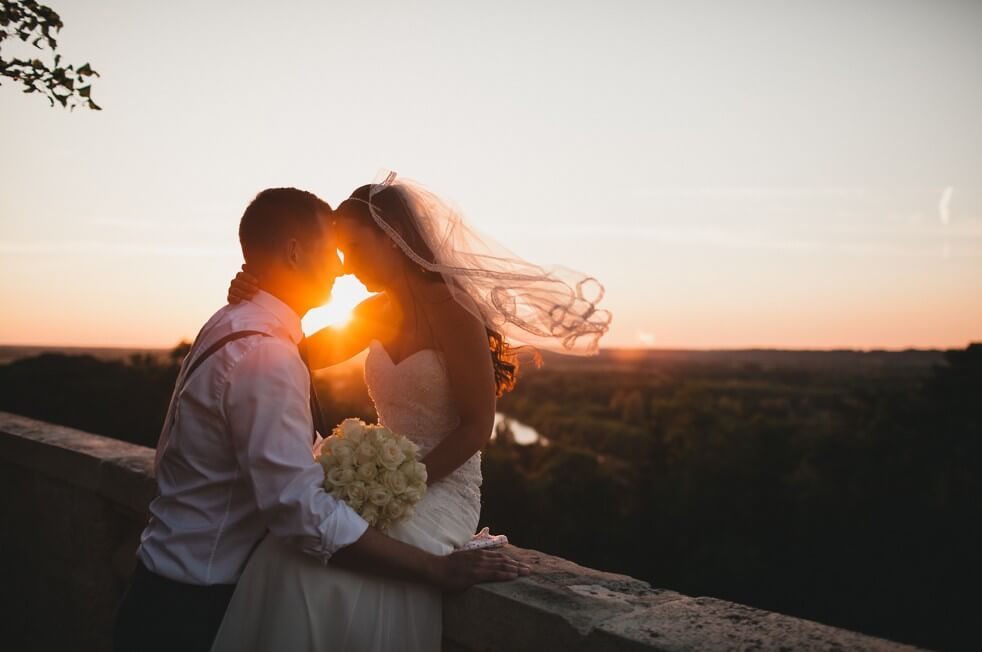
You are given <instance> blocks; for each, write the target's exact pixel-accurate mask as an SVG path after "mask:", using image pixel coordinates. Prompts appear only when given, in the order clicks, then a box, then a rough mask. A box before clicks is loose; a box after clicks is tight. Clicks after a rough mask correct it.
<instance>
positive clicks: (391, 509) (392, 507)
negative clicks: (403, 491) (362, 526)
mask: <svg viewBox="0 0 982 652" xmlns="http://www.w3.org/2000/svg"><path fill="white" fill-rule="evenodd" d="M405 515H406V506H405V505H403V504H402V503H400V502H399V501H398V500H393V501H392V502H391V503H389V504H388V505H386V506H385V517H386V518H388V519H390V520H392V521H398V520H399V519H401V518H402V517H403V516H405Z"/></svg>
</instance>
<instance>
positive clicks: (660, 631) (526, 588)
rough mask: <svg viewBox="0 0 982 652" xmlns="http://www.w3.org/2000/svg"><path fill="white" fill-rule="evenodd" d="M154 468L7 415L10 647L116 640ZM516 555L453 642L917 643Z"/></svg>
mask: <svg viewBox="0 0 982 652" xmlns="http://www.w3.org/2000/svg"><path fill="white" fill-rule="evenodd" d="M152 468H153V451H152V450H151V449H148V448H144V447H142V446H134V445H132V444H127V443H125V442H121V441H117V440H115V439H110V438H107V437H100V436H98V435H92V434H88V433H84V432H81V431H78V430H73V429H71V428H64V427H61V426H55V425H52V424H48V423H44V422H41V421H36V420H33V419H27V418H24V417H20V416H16V415H13V414H8V413H4V412H0V482H2V487H0V519H2V523H3V534H2V536H0V565H2V572H3V605H2V612H0V613H3V618H4V627H3V630H4V649H9V650H54V649H62V650H109V649H110V631H111V626H112V619H113V613H114V610H115V608H116V605H117V603H118V601H119V599H120V597H121V595H122V592H123V590H124V588H125V586H126V581H127V578H128V577H129V574H130V573H131V572H132V570H133V567H134V564H135V558H134V554H133V553H134V550H135V549H136V544H137V541H138V537H139V533H140V530H141V529H142V527H143V523H144V521H145V519H146V506H147V504H148V503H149V501H150V499H151V498H152V497H153V495H154V492H155V485H154V482H153V477H152ZM506 552H508V553H509V554H511V555H513V556H514V557H516V558H519V559H522V560H524V561H526V562H527V563H529V564H530V565H531V566H532V567H533V574H532V575H531V576H529V577H528V578H522V579H520V580H516V581H514V582H507V583H500V584H485V585H481V586H477V587H474V588H472V589H470V590H468V591H466V592H465V593H462V594H459V595H456V596H452V597H449V598H448V599H447V600H446V601H445V603H444V637H445V645H444V649H445V650H447V652H463V651H474V652H477V651H487V652H492V651H494V652H497V651H499V650H500V651H512V650H515V651H518V650H537V651H540V652H541V651H545V650H582V651H591V652H592V651H595V650H618V651H620V650H624V651H627V650H646V651H651V650H666V651H667V650H716V649H718V650H800V649H824V650H848V649H855V650H860V649H861V650H887V649H889V650H901V649H913V648H909V647H907V646H901V645H898V644H896V643H892V642H889V641H885V640H883V639H877V638H873V637H869V636H864V635H862V634H857V633H854V632H849V631H845V630H842V629H836V628H834V627H829V626H826V625H821V624H818V623H814V622H810V621H806V620H801V619H798V618H792V617H789V616H783V615H781V614H776V613H771V612H766V611H762V610H759V609H753V608H750V607H746V606H743V605H739V604H734V603H731V602H726V601H723V600H717V599H714V598H705V597H701V598H700V597H690V596H685V595H681V594H678V593H675V592H673V591H667V590H663V589H657V588H653V587H651V586H650V585H648V584H647V583H645V582H642V581H640V580H636V579H633V578H631V577H627V576H625V575H615V574H611V573H603V572H600V571H596V570H592V569H589V568H584V567H582V566H578V565H576V564H574V563H572V562H569V561H566V560H564V559H560V558H558V557H553V556H551V555H546V554H543V553H540V552H536V551H534V550H524V549H521V548H516V547H514V546H509V547H508V548H507V549H506Z"/></svg>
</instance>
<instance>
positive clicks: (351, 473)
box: [331, 466, 355, 487]
mask: <svg viewBox="0 0 982 652" xmlns="http://www.w3.org/2000/svg"><path fill="white" fill-rule="evenodd" d="M331 473H333V474H334V478H332V480H333V482H334V486H335V487H344V486H347V485H349V484H351V483H352V482H354V481H355V470H354V469H353V468H351V467H350V466H341V467H335V468H333V469H331Z"/></svg>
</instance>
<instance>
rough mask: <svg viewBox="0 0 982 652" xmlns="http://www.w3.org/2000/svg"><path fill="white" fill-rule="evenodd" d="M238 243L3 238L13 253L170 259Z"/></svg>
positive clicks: (3, 246)
mask: <svg viewBox="0 0 982 652" xmlns="http://www.w3.org/2000/svg"><path fill="white" fill-rule="evenodd" d="M238 253H239V248H238V246H236V245H229V246H222V247H217V246H200V245H185V244H175V245H162V244H156V243H146V242H100V241H97V240H74V241H65V242H55V241H39V242H10V241H3V240H0V254H4V255H11V256H50V255H70V254H75V255H78V254H81V255H99V256H163V257H170V258H202V257H215V256H227V255H229V254H233V255H235V254H238Z"/></svg>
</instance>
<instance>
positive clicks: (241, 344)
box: [114, 188, 528, 652]
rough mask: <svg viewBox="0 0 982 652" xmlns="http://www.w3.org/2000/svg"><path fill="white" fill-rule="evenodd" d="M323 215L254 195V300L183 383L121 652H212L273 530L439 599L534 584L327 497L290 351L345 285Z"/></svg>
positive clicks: (203, 349) (245, 227)
mask: <svg viewBox="0 0 982 652" xmlns="http://www.w3.org/2000/svg"><path fill="white" fill-rule="evenodd" d="M330 217H331V208H330V206H328V205H327V204H326V203H325V202H324V201H322V200H321V199H319V198H318V197H317V196H315V195H313V194H311V193H309V192H305V191H302V190H297V189H295V188H272V189H268V190H264V191H263V192H261V193H259V195H257V196H256V198H255V199H254V200H253V201H252V203H250V204H249V206H248V207H247V208H246V210H245V213H244V214H243V216H242V221H241V222H240V224H239V240H240V242H241V245H242V253H243V255H244V257H245V261H246V263H247V264H248V265H249V266H250V267H252V268H255V269H257V270H260V273H261V275H262V278H263V281H264V283H263V287H264V291H260V292H259V293H258V294H257V295H256V296H255V297H253V298H252V299H251V300H249V301H244V302H242V303H239V304H236V305H230V306H225V307H223V308H222V309H220V310H219V311H218V312H216V313H215V314H214V315H213V316H212V318H211V319H209V320H208V322H207V323H206V324H205V325H204V327H203V328H202V329H201V332H199V333H198V336H197V338H196V339H195V342H194V344H193V345H192V347H191V351H190V352H189V353H188V355H187V358H186V359H185V361H184V364H183V366H182V368H181V372H180V374H179V375H178V379H177V383H176V385H175V388H174V393H173V395H172V397H171V402H170V407H169V409H168V413H167V417H166V419H165V421H164V427H163V430H162V431H161V434H160V440H159V441H158V443H157V451H156V457H155V461H154V466H155V472H156V479H157V486H158V489H159V492H158V495H157V497H156V498H155V499H154V500H153V501H152V502H151V503H150V521H149V523H148V525H147V526H146V528H145V529H144V531H143V534H142V535H141V537H140V546H139V548H138V549H137V558H138V559H137V567H136V571H135V572H134V575H133V579H132V580H131V584H130V586H129V589H128V590H127V593H126V595H125V596H124V598H123V602H122V604H121V605H120V607H119V611H118V613H117V618H116V626H115V632H114V649H115V650H116V652H122V651H124V650H158V649H159V650H177V649H180V650H182V651H183V650H188V651H191V650H208V649H209V647H210V646H211V643H212V641H213V639H214V636H215V633H216V632H217V630H218V627H219V625H220V624H221V621H222V616H223V615H224V613H225V609H226V607H227V606H228V603H229V600H230V599H231V596H232V592H233V590H234V588H235V583H236V581H237V580H238V579H239V576H240V575H241V573H242V570H243V567H244V566H245V564H246V561H247V560H248V558H249V555H250V554H251V553H252V551H253V549H254V548H255V546H256V545H257V544H258V543H259V541H260V540H261V539H262V538H263V536H265V534H266V531H267V530H269V532H271V534H272V535H273V536H278V537H281V538H284V539H286V540H288V541H290V542H291V543H293V544H294V545H296V546H298V547H299V548H300V549H301V550H303V551H304V552H305V553H307V554H310V555H312V556H313V557H315V558H317V559H319V560H320V561H322V562H323V563H325V564H327V563H328V562H330V563H331V564H336V565H338V566H342V567H344V568H349V569H352V570H358V571H363V572H374V573H380V574H384V575H387V576H389V577H392V578H396V579H404V580H412V581H419V582H425V583H429V584H432V585H434V586H437V587H440V588H443V589H446V590H457V589H463V588H466V587H468V586H471V585H473V584H475V583H478V582H484V581H493V580H506V579H513V578H515V577H518V576H519V575H524V574H527V573H528V568H527V567H525V566H523V565H522V564H519V563H517V562H514V561H513V560H511V559H510V558H508V557H506V556H505V555H502V554H500V553H496V552H490V551H468V552H456V553H453V554H451V555H447V556H443V557H441V556H436V555H432V554H430V553H427V552H424V551H422V550H419V549H417V548H414V547H412V546H409V545H407V544H404V543H401V542H399V541H396V540H395V539H391V538H389V537H387V536H385V535H384V534H382V533H380V532H378V531H376V530H374V529H373V528H370V527H369V526H368V524H367V523H366V522H365V521H364V519H362V518H361V517H360V516H359V515H358V514H357V513H356V512H355V511H354V510H352V509H351V508H350V507H349V506H348V505H346V504H345V503H344V502H342V501H339V500H337V499H335V498H334V497H333V496H331V495H330V494H328V493H326V492H325V491H324V489H323V486H322V483H323V480H324V474H323V470H322V468H321V466H320V464H319V463H317V462H316V461H315V460H314V458H313V454H312V451H311V443H312V437H313V435H314V426H313V421H312V416H311V409H310V403H309V401H310V391H311V384H310V375H309V371H308V369H307V367H306V365H305V364H304V362H303V360H302V358H301V356H300V354H299V352H298V348H297V347H298V345H299V343H300V341H301V339H302V337H303V333H302V332H301V329H300V319H301V317H302V316H303V315H304V314H305V313H306V312H307V311H308V310H310V309H311V308H313V307H316V306H318V305H320V304H322V303H324V302H325V301H326V300H327V299H328V298H329V296H330V289H331V287H332V286H333V284H334V280H335V278H337V276H338V275H339V273H340V268H341V264H340V261H339V260H338V256H337V251H336V249H335V243H334V236H333V230H332V228H331V226H330ZM324 434H326V433H324Z"/></svg>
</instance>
